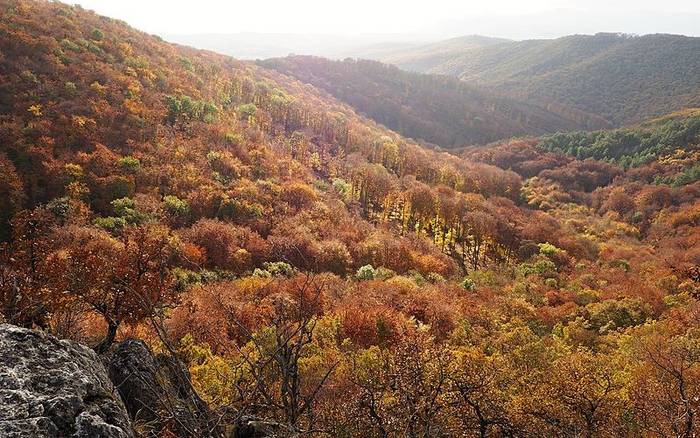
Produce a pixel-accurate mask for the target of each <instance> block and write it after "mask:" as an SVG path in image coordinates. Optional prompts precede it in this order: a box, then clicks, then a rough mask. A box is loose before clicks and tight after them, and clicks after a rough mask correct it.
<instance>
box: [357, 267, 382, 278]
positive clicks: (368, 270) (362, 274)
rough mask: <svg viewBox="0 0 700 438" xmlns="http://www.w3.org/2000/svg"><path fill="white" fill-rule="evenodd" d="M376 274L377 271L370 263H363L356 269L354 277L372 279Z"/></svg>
mask: <svg viewBox="0 0 700 438" xmlns="http://www.w3.org/2000/svg"><path fill="white" fill-rule="evenodd" d="M376 275H377V271H376V270H375V269H374V267H373V266H372V265H364V266H362V267H360V268H359V269H358V270H357V272H356V273H355V278H357V279H358V280H374V278H375V276H376Z"/></svg>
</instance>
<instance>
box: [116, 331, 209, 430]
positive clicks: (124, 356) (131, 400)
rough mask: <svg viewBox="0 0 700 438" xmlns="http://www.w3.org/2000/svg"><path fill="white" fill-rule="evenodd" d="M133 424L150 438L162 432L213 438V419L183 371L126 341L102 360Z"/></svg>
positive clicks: (172, 360) (166, 358) (139, 343)
mask: <svg viewBox="0 0 700 438" xmlns="http://www.w3.org/2000/svg"><path fill="white" fill-rule="evenodd" d="M104 360H105V364H106V367H107V371H108V372H109V377H110V379H111V380H112V382H113V383H114V385H115V386H116V388H117V390H118V391H119V394H120V395H121V398H122V400H123V401H124V404H125V406H126V409H127V411H128V413H129V416H130V417H131V419H132V420H133V422H134V424H137V425H139V427H140V429H142V430H143V431H144V432H145V433H146V434H147V435H149V436H159V435H161V431H162V430H163V429H164V428H167V429H168V430H169V432H171V433H174V434H176V435H177V436H205V435H212V434H214V435H216V434H215V433H213V432H205V431H212V430H213V429H217V426H216V422H215V419H214V418H212V417H210V411H209V408H208V407H207V405H206V403H205V402H204V401H203V400H202V399H201V398H199V396H198V395H197V394H196V393H195V392H194V391H193V389H192V386H191V384H189V380H190V375H189V371H188V370H187V368H186V367H184V366H183V365H182V363H180V361H179V360H177V359H176V358H172V357H169V356H166V355H158V356H154V354H153V353H152V352H151V350H150V349H149V348H148V346H147V345H146V344H145V343H144V342H143V341H141V340H138V339H127V340H125V341H123V342H121V343H119V344H118V345H116V346H115V347H114V349H113V350H112V351H110V353H109V355H108V356H107V357H105V358H104Z"/></svg>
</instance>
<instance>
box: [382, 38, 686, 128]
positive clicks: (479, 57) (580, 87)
mask: <svg viewBox="0 0 700 438" xmlns="http://www.w3.org/2000/svg"><path fill="white" fill-rule="evenodd" d="M425 52H428V53H425ZM460 52H461V53H460ZM412 53H414V56H413V58H411V56H410V55H404V56H406V57H408V59H411V60H410V61H409V62H406V61H402V60H401V59H398V60H395V63H396V65H398V66H399V67H402V68H406V69H415V66H417V65H420V63H421V62H422V61H419V60H416V59H415V58H416V57H418V58H421V57H422V59H428V58H430V57H431V56H437V55H438V53H439V52H438V51H436V52H435V53H434V54H430V53H429V51H427V50H425V48H423V49H412ZM452 53H453V54H454V55H453V56H452V57H451V58H450V59H447V60H444V61H443V62H441V63H440V64H434V63H430V64H425V68H418V69H417V70H418V71H420V72H424V73H437V74H446V75H451V76H455V77H459V78H461V79H463V80H465V81H467V82H469V83H474V84H480V85H486V86H489V87H493V88H494V89H497V90H501V91H508V92H515V93H518V95H519V96H521V97H523V98H525V99H527V100H528V101H531V100H535V101H537V100H540V101H545V102H550V101H553V102H557V103H560V104H562V105H567V106H573V107H575V108H578V109H579V110H581V111H586V112H589V113H593V114H597V115H599V116H600V117H603V118H605V119H606V120H608V121H610V122H612V123H613V124H615V125H622V124H630V123H638V122H641V121H642V120H644V119H647V118H650V117H654V116H660V115H662V114H665V113H668V112H671V111H675V110H679V109H682V108H686V107H694V106H698V105H700V38H691V37H684V36H678V35H662V34H659V35H644V36H629V35H619V34H596V35H573V36H568V37H563V38H558V39H554V40H526V41H512V42H503V43H499V44H490V45H487V46H483V47H474V46H473V45H471V44H466V45H465V46H464V47H463V48H461V49H454V51H453V52H452ZM384 59H385V60H386V61H387V62H392V58H391V57H386V58H384Z"/></svg>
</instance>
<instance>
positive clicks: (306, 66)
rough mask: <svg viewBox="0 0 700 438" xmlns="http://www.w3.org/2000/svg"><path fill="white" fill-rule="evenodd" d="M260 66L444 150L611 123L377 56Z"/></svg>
mask: <svg viewBox="0 0 700 438" xmlns="http://www.w3.org/2000/svg"><path fill="white" fill-rule="evenodd" d="M259 64H260V65H262V66H264V67H268V68H273V69H275V70H277V71H279V72H281V73H284V74H287V75H290V76H292V77H294V78H296V79H297V80H299V81H301V82H304V83H309V84H312V85H314V86H315V87H318V88H320V89H323V90H325V91H327V92H328V93H330V94H331V95H333V96H334V97H336V98H337V99H339V100H341V101H343V102H346V103H347V104H349V105H350V106H352V107H353V108H355V109H356V110H357V111H359V112H361V113H363V114H366V115H367V116H368V117H370V118H372V119H373V120H375V121H376V122H378V123H381V124H383V125H385V126H387V127H388V128H390V129H392V130H394V131H397V132H399V133H401V134H402V135H404V136H405V137H409V138H415V139H420V140H424V141H427V142H430V143H434V144H437V145H440V146H443V147H446V148H451V147H457V146H462V145H464V144H484V143H489V142H492V141H495V140H500V139H503V138H510V137H514V136H519V135H539V134H543V133H549V132H556V131H567V130H576V129H595V128H596V127H597V128H601V127H604V126H605V125H606V124H605V122H604V121H602V120H600V119H598V118H596V117H593V116H590V115H587V114H584V113H581V112H576V111H572V110H567V109H565V108H556V111H554V110H550V109H547V108H545V107H538V106H536V105H532V104H528V103H526V102H524V101H518V100H516V99H513V98H510V97H506V96H501V95H498V94H496V93H493V92H489V91H486V90H483V89H481V88H477V87H474V86H470V85H467V84H465V83H463V82H461V81H459V80H457V79H453V78H449V77H446V76H436V75H423V74H417V73H408V72H404V71H401V70H399V69H398V68H396V67H393V66H388V65H386V64H381V63H379V62H375V61H364V60H351V59H346V60H344V61H330V60H328V59H324V58H317V57H309V56H290V57H286V58H275V59H269V60H265V61H261V62H260V63H259Z"/></svg>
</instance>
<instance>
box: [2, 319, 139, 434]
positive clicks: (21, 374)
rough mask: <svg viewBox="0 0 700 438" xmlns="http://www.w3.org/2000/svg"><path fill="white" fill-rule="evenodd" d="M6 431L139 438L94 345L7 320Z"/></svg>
mask: <svg viewBox="0 0 700 438" xmlns="http://www.w3.org/2000/svg"><path fill="white" fill-rule="evenodd" d="M0 436H2V437H6V438H20V437H21V438H24V437H32V438H34V437H36V438H44V437H47V438H48V437H52V438H53V437H57V438H58V437H61V438H62V437H73V438H88V437H91V438H100V437H110V438H133V437H134V432H133V429H132V428H131V424H130V422H129V416H128V414H127V411H126V408H125V406H124V404H123V403H122V401H121V399H120V398H119V395H118V394H117V392H116V390H115V388H114V385H113V384H112V382H111V381H110V380H109V377H108V376H107V372H106V370H105V368H104V366H103V365H102V363H101V362H100V360H99V358H98V357H97V355H96V354H95V353H94V352H93V351H92V350H91V349H90V348H88V347H85V346H83V345H80V344H77V343H75V342H71V341H62V340H58V339H56V338H55V337H53V336H50V335H48V334H46V333H43V332H39V331H34V330H29V329H23V328H19V327H15V326H12V325H9V324H2V325H0Z"/></svg>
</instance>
